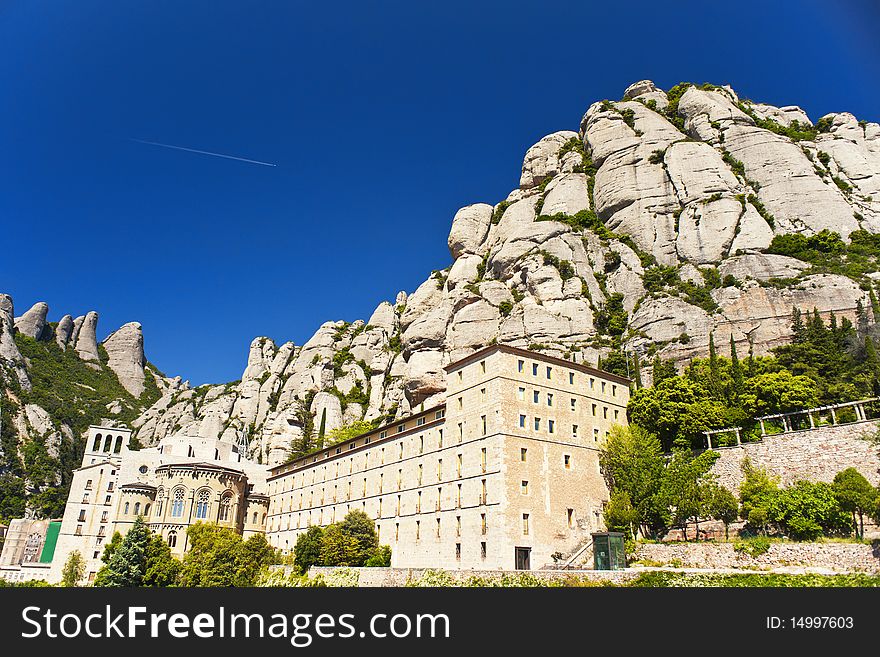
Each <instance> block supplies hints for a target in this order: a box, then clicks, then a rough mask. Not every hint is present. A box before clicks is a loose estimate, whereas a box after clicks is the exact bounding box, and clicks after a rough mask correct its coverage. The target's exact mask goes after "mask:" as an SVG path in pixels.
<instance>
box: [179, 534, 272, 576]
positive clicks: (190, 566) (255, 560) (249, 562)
mask: <svg viewBox="0 0 880 657" xmlns="http://www.w3.org/2000/svg"><path fill="white" fill-rule="evenodd" d="M186 533H187V540H188V541H189V545H190V548H189V551H188V552H187V553H186V555H184V557H183V563H182V565H181V569H180V577H179V581H180V584H181V586H253V585H254V583H255V582H256V579H257V576H258V575H259V572H260V569H261V568H263V567H264V566H267V565H270V564H272V563H276V562H277V555H276V553H275V550H273V549H271V548H268V549H267V544H266V542H265V538H264V537H262V536H260V537H252V538H253V539H256V540H252V539H248V540H247V541H244V540H242V537H241V535H240V534H238V533H236V532H235V531H233V530H232V529H230V528H228V527H220V526H218V525H216V524H214V523H201V522H199V523H196V524H194V525H190V527H189V528H188V529H187V532H186Z"/></svg>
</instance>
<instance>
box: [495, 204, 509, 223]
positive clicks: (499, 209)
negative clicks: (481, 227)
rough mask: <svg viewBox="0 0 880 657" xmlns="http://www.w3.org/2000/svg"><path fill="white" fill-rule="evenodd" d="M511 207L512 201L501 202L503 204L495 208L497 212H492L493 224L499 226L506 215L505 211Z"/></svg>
mask: <svg viewBox="0 0 880 657" xmlns="http://www.w3.org/2000/svg"><path fill="white" fill-rule="evenodd" d="M510 205H511V203H510V201H501V203H499V204H498V205H497V206H495V210H494V211H493V212H492V223H493V224H497V223H498V222H499V221H501V217H502V215H503V214H504V211H505V210H506V209H507V208H509V207H510Z"/></svg>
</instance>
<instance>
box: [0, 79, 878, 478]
mask: <svg viewBox="0 0 880 657" xmlns="http://www.w3.org/2000/svg"><path fill="white" fill-rule="evenodd" d="M826 229H827V230H831V231H834V232H837V233H839V234H840V235H841V236H842V237H843V238H844V239H847V238H848V236H849V235H850V234H851V233H852V232H853V231H856V230H864V231H868V232H870V233H877V232H880V126H878V124H876V123H867V122H860V121H858V120H857V119H856V118H855V117H854V116H852V115H851V114H847V113H840V114H829V115H827V116H825V117H821V118H820V119H818V120H817V121H816V124H813V123H812V122H811V121H810V119H809V118H808V117H807V115H806V114H805V113H804V112H803V110H801V109H800V108H798V107H794V106H789V107H772V106H769V105H764V104H758V103H752V102H750V101H743V100H741V99H740V98H739V97H738V96H737V94H736V93H735V92H734V91H733V90H732V89H731V88H730V87H715V86H712V85H702V86H701V87H696V86H692V85H678V86H677V87H675V88H673V89H672V90H670V91H669V92H664V91H663V90H660V89H658V88H657V87H656V86H655V85H654V84H653V83H652V82H650V81H647V80H643V81H640V82H637V83H635V84H633V85H631V86H630V87H629V88H628V89H626V91H625V93H624V97H623V99H622V100H621V101H619V102H609V101H601V102H596V103H594V104H593V105H592V106H590V108H589V109H588V110H587V112H586V114H585V115H584V117H583V119H582V120H581V122H580V125H579V130H578V131H572V130H564V131H559V132H554V133H552V134H549V135H548V136H546V137H544V138H543V139H541V140H540V141H538V143H536V144H535V145H534V146H532V147H531V148H529V149H528V151H527V152H526V154H525V158H524V163H523V167H522V175H521V177H520V181H519V186H518V187H517V188H516V189H514V190H513V191H511V192H510V194H509V195H508V196H507V198H505V199H503V200H502V201H500V202H498V203H495V204H489V203H475V204H473V205H469V206H466V207H464V208H462V209H461V210H459V211H458V212H457V213H456V214H455V216H454V217H453V218H452V226H451V229H450V233H449V239H448V246H449V251H450V255H451V258H452V264H451V265H449V266H448V267H446V268H445V269H442V270H439V271H434V272H432V273H431V274H430V275H429V276H428V277H427V279H426V280H425V282H424V283H423V284H422V285H420V286H419V287H418V288H417V289H416V290H415V291H413V292H412V293H410V294H407V293H405V292H401V293H399V294H398V295H397V297H396V299H394V300H393V302H390V301H389V302H383V303H382V304H380V305H379V306H378V307H377V308H376V310H375V311H374V312H373V314H372V315H371V316H370V317H369V318H368V319H367V320H366V321H360V320H359V321H356V322H354V323H351V324H349V323H346V322H341V321H336V322H326V323H325V324H323V325H322V326H321V327H320V328H319V329H318V330H317V331H316V333H315V334H314V335H313V336H312V337H311V338H310V339H309V340H308V341H307V342H306V343H305V344H303V345H294V344H292V343H287V344H283V345H281V346H278V345H276V344H275V343H274V342H273V341H272V340H271V339H269V338H266V337H259V338H256V339H255V340H254V341H253V342H252V343H251V346H250V351H249V354H248V362H247V367H246V369H245V371H244V373H243V374H242V378H241V380H240V381H236V382H232V383H228V384H225V385H216V386H200V387H198V388H191V387H189V386H188V385H187V384H186V383H184V382H182V381H181V380H180V379H179V378H177V379H168V378H165V377H164V376H161V375H160V374H159V373H158V372H156V371H155V369H154V368H151V367H150V366H149V365H148V363H147V362H146V359H145V357H144V353H143V348H144V347H143V334H142V331H141V327H140V325H139V324H137V323H131V324H126V325H125V326H123V327H122V328H120V329H119V330H118V331H116V332H114V333H113V334H111V335H110V336H109V337H108V338H107V339H106V340H105V341H104V342H103V344H102V345H101V347H102V348H99V344H98V342H97V339H96V326H97V322H98V316H97V314H96V313H88V314H87V315H84V316H81V317H77V318H72V317H71V316H69V315H65V316H63V317H62V318H61V319H60V320H59V321H58V322H57V323H51V322H49V321H48V319H47V313H48V307H47V306H46V305H45V304H36V305H35V306H34V307H33V308H31V309H29V310H28V311H26V312H25V313H23V314H22V315H21V316H20V317H17V318H16V317H15V316H14V312H13V308H12V299H11V298H9V297H7V296H5V295H0V364H2V366H3V367H2V369H3V372H4V376H5V377H6V381H7V385H6V386H5V387H6V388H7V399H11V400H12V401H11V404H12V406H11V407H10V408H11V410H10V411H9V412H10V413H11V414H12V415H11V416H12V417H14V418H15V426H16V432H18V433H19V434H20V435H19V436H18V438H19V443H24V442H26V441H27V440H28V439H30V438H31V437H33V436H36V435H38V434H39V435H43V436H47V437H48V438H47V439H48V443H49V444H60V443H61V442H62V440H63V438H64V436H65V435H66V434H65V431H67V433H70V432H69V430H65V429H64V428H63V426H61V423H59V422H57V421H56V420H54V419H53V418H52V416H51V414H50V413H48V412H46V410H45V409H43V408H40V407H39V405H34V404H30V405H29V404H26V403H20V404H17V403H15V401H14V400H15V399H16V396H15V395H16V392H15V390H19V389H20V390H25V391H26V390H27V389H29V387H30V385H31V381H30V378H29V375H28V359H27V358H26V357H23V356H22V354H21V353H19V349H18V347H17V346H16V341H15V338H16V337H17V336H15V335H14V334H15V332H18V333H19V334H21V335H23V336H27V337H28V338H29V339H32V340H35V341H37V342H40V341H42V342H45V341H53V342H54V343H55V344H56V345H57V346H58V347H59V348H60V349H62V350H64V351H71V352H72V353H75V354H77V356H78V358H79V359H80V360H81V361H82V362H83V363H85V364H86V365H87V366H88V367H90V368H92V369H94V370H96V371H98V372H102V371H110V372H112V373H113V374H114V375H115V376H116V378H117V379H118V382H119V384H120V385H121V386H122V387H123V388H124V389H125V391H127V393H128V394H129V395H131V398H128V397H127V396H126V395H121V396H120V398H119V399H117V400H114V401H111V402H110V403H108V404H107V408H108V412H107V416H108V417H107V419H108V420H109V421H126V422H128V421H130V420H129V419H128V418H129V417H130V416H131V411H132V409H135V410H137V412H138V413H139V415H138V417H137V418H136V419H135V420H134V421H133V424H134V427H135V430H136V433H135V436H136V437H137V439H138V440H140V442H142V443H143V444H145V445H147V444H153V443H155V442H156V441H158V440H159V439H160V438H162V437H163V436H165V435H168V434H172V433H177V432H185V433H188V434H192V435H201V436H205V437H220V438H222V439H224V440H229V441H238V440H239V439H241V438H242V437H244V436H246V437H247V438H248V439H249V442H250V451H251V456H252V457H253V458H255V459H257V460H260V461H262V462H264V463H269V462H271V463H275V462H278V461H281V460H283V459H284V458H286V456H287V453H288V448H289V447H290V445H291V442H292V441H301V440H302V437H303V433H304V432H308V431H309V430H310V429H311V430H312V431H315V432H316V431H317V430H318V426H319V424H320V423H321V422H322V420H323V424H324V429H325V431H331V430H333V429H335V428H337V427H340V426H343V425H346V424H350V423H351V422H354V421H356V420H361V419H364V420H378V419H382V418H391V417H395V416H400V415H403V414H406V413H409V412H410V411H411V410H412V409H413V408H414V407H417V406H418V405H420V404H422V403H424V404H426V405H431V404H435V403H438V402H440V401H442V400H443V398H444V392H445V383H444V376H443V367H444V366H445V365H446V364H448V363H449V362H451V361H453V360H457V359H459V358H462V357H464V356H466V355H467V354H469V353H471V352H472V351H474V350H476V349H478V348H480V347H482V346H484V345H486V344H489V343H491V342H493V341H497V342H502V343H508V344H513V345H516V346H521V347H526V348H529V347H531V348H536V349H541V350H543V351H545V352H547V353H553V354H555V355H558V356H562V357H565V358H571V359H574V360H577V361H578V362H587V363H591V364H596V363H597V362H598V360H599V358H600V357H603V358H604V357H606V356H607V354H608V353H609V352H610V351H620V350H624V351H626V352H628V353H630V354H632V353H638V354H640V355H641V356H642V358H643V359H644V358H646V357H648V356H649V355H653V354H655V353H658V354H659V355H660V356H662V357H663V358H668V359H674V360H676V361H678V362H685V361H687V360H688V359H690V358H692V357H695V356H702V355H705V354H706V352H707V349H708V336H709V334H710V332H715V333H716V339H723V340H727V339H728V336H729V335H732V336H733V338H734V340H735V341H736V342H737V343H738V346H741V347H743V348H746V349H747V348H748V347H749V345H750V344H751V346H752V347H753V348H754V350H755V352H756V353H764V352H766V351H767V350H769V349H771V348H772V347H774V346H776V345H778V344H782V343H784V342H786V341H787V340H788V339H789V335H790V329H789V323H790V314H791V310H792V308H793V307H800V308H802V309H808V310H812V309H813V308H816V309H818V310H819V311H820V312H828V311H834V312H835V313H836V314H837V315H838V316H841V315H842V316H850V317H852V316H854V314H855V310H856V306H857V305H858V303H859V302H861V303H862V304H863V305H864V306H865V307H869V303H870V301H869V292H868V291H867V290H868V289H869V288H870V287H871V279H873V278H874V276H875V275H876V274H875V273H874V272H869V273H868V274H867V275H866V276H867V277H866V276H865V275H863V276H862V277H861V278H855V277H848V276H846V275H842V274H837V273H828V272H827V271H818V270H817V269H816V268H814V267H812V266H811V265H810V264H809V263H806V262H803V261H801V260H797V259H795V258H791V257H787V256H784V255H774V254H768V253H764V250H765V249H766V248H767V247H768V246H769V245H770V243H771V240H773V238H774V236H776V235H784V234H788V233H802V234H808V235H809V234H816V233H818V232H820V231H822V230H826ZM428 267H430V265H429V264H427V263H426V271H427V269H428ZM719 336H721V337H719ZM146 389H149V390H148V391H147V392H146V393H145V390H146ZM150 391H152V392H150ZM151 394H153V395H155V396H158V395H161V396H160V397H159V399H158V401H155V403H151V405H150V407H149V408H147V409H146V410H143V412H140V410H139V409H137V403H135V402H133V401H132V398H134V399H137V400H144V399H149V400H150V402H152V399H151ZM145 395H146V396H145ZM72 403H76V402H72ZM53 436H54V437H53ZM6 442H9V441H6ZM8 448H9V446H7V449H8Z"/></svg>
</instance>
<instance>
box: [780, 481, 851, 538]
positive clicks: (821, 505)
mask: <svg viewBox="0 0 880 657" xmlns="http://www.w3.org/2000/svg"><path fill="white" fill-rule="evenodd" d="M770 518H771V519H772V520H773V521H774V522H776V523H778V524H779V526H780V527H781V528H782V529H783V531H785V532H786V533H787V534H788V535H789V536H791V538H793V539H795V540H797V541H813V540H816V539H817V538H819V537H820V536H822V535H825V536H848V535H850V534H851V533H852V530H853V522H852V519H851V518H850V516H849V514H848V513H846V512H845V511H844V510H843V509H842V508H841V507H840V503H839V502H838V501H837V498H836V497H835V496H834V489H833V488H832V486H831V484H829V483H826V482H824V481H818V482H812V481H798V482H796V483H795V484H794V485H792V486H789V487H788V488H784V489H782V490H781V491H779V493H778V494H777V495H776V496H775V497H774V499H773V502H772V503H771V505H770Z"/></svg>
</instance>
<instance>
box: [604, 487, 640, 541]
mask: <svg viewBox="0 0 880 657" xmlns="http://www.w3.org/2000/svg"><path fill="white" fill-rule="evenodd" d="M604 516H605V526H606V527H608V529H609V530H610V531H613V532H626V533H627V534H628V535H629V538H630V539H632V540H635V539H636V538H637V537H638V532H639V520H640V518H639V513H638V511H637V510H636V508H635V507H634V506H633V504H632V500H631V499H630V498H629V493H627V492H626V491H625V490H615V491H614V492H612V493H611V497H610V499H609V500H608V502H607V503H606V504H605V510H604Z"/></svg>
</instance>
